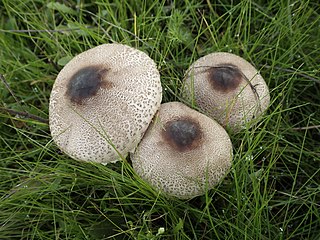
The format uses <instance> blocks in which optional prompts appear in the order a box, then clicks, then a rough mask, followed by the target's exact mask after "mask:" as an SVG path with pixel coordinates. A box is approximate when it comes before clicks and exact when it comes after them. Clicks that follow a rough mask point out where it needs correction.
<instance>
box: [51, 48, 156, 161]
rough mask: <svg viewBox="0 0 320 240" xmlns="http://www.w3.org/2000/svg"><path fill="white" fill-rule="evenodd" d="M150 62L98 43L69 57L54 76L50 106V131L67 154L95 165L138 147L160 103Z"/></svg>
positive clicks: (144, 56) (130, 50)
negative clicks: (68, 60) (71, 57)
mask: <svg viewBox="0 0 320 240" xmlns="http://www.w3.org/2000/svg"><path fill="white" fill-rule="evenodd" d="M161 98H162V89H161V82H160V74H159V71H158V70H157V67H156V65H155V63H154V61H153V60H152V59H151V58H150V57H149V56H148V55H147V54H145V53H143V52H142V51H139V50H137V49H134V48H131V47H129V46H126V45H122V44H103V45H100V46H97V47H94V48H92V49H89V50H87V51H85V52H82V53H80V54H79V55H77V56H76V57H74V58H73V59H72V60H71V61H70V62H69V63H68V64H67V65H65V66H64V68H63V69H62V70H61V71H60V73H59V74H58V76H57V78H56V80H55V83H54V85H53V88H52V92H51V96H50V104H49V125H50V130H51V135H52V137H53V140H54V142H55V143H56V144H57V145H58V147H59V148H60V149H61V150H62V151H63V152H65V153H66V154H68V155H69V156H70V157H72V158H74V159H77V160H83V161H94V162H99V163H103V164H106V163H109V162H114V161H117V160H118V159H121V158H122V157H124V156H125V155H126V154H128V152H129V151H133V149H134V148H135V147H136V146H137V144H138V143H139V141H140V140H141V138H142V136H143V134H144V132H145V131H146V129H147V127H148V125H149V123H150V122H151V120H152V118H153V116H154V114H155V113H156V111H157V110H158V108H159V107H160V103H161Z"/></svg>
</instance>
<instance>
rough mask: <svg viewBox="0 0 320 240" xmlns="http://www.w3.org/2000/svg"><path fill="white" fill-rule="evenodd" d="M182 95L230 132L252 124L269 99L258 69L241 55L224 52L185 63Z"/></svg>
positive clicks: (266, 87) (266, 105) (267, 90)
mask: <svg viewBox="0 0 320 240" xmlns="http://www.w3.org/2000/svg"><path fill="white" fill-rule="evenodd" d="M183 95H184V97H185V98H186V99H187V100H189V101H193V100H194V103H195V104H196V106H198V107H199V109H200V110H202V111H203V112H204V113H205V114H207V115H208V116H210V117H212V118H214V119H216V120H217V121H218V122H219V123H220V124H221V125H223V126H224V127H229V128H230V129H231V130H233V131H234V132H237V131H239V130H240V129H241V128H244V127H245V125H246V123H248V122H250V123H251V124H252V123H253V122H252V120H253V119H255V118H256V119H257V118H258V117H259V116H260V115H262V114H263V112H264V111H265V110H266V109H267V107H268V105H269V103H270V95H269V89H268V86H267V84H266V82H265V81H264V79H263V78H262V76H261V75H260V74H259V72H258V71H257V70H256V69H255V68H254V67H253V66H252V65H251V64H250V63H249V62H247V61H246V60H245V59H243V58H241V57H239V56H237V55H234V54H231V53H225V52H216V53H211V54H208V55H206V56H204V57H202V58H200V59H198V60H197V61H195V62H194V63H193V64H192V65H191V66H190V67H189V69H188V71H187V75H186V77H185V87H184V90H183Z"/></svg>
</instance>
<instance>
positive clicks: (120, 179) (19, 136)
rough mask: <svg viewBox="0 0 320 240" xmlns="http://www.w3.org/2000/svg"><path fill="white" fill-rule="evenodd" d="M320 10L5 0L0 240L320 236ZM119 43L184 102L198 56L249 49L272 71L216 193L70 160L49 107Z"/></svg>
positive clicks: (0, 39)
mask: <svg viewBox="0 0 320 240" xmlns="http://www.w3.org/2000/svg"><path fill="white" fill-rule="evenodd" d="M319 14H320V7H319V4H318V3H317V1H308V0H302V1H290V0H288V1H284V0H282V1H278V0H271V1H262V0H258V1H250V0H245V1H225V0H221V1H195V0H194V1H193V0H185V1H182V0H181V1H179V0H172V1H169V0H167V1H165V0H158V1H147V0H145V1H143V0H141V1H130V0H124V1H120V0H115V1H103V0H97V1H68V0H67V1H46V0H26V1H16V0H10V1H9V0H1V1H0V46H1V51H0V74H1V75H0V76H1V81H0V159H1V161H0V176H1V181H0V199H1V201H0V212H1V214H0V239H314V240H317V239H320V211H319V209H320V187H319V185H320V144H319V142H320V97H319V96H320V72H319V66H320V43H319V39H320V32H319V27H320V17H319ZM113 42H118V43H122V44H127V45H129V46H132V47H135V48H137V49H139V50H141V51H144V52H146V53H147V54H148V55H149V56H150V57H151V58H152V59H153V60H154V61H155V62H156V64H157V66H158V68H159V71H160V74H161V83H162V87H163V102H169V101H181V102H184V100H185V99H184V98H183V96H182V95H181V86H182V79H183V77H184V74H185V72H186V70H187V69H188V67H189V66H190V65H191V64H192V62H194V61H195V60H197V59H198V58H200V57H202V56H204V55H206V54H208V53H211V52H216V51H224V52H231V53H234V54H237V55H239V56H241V57H243V58H245V59H246V60H247V61H249V62H250V63H251V64H253V65H254V66H255V67H256V68H257V69H259V71H260V73H261V75H262V76H263V77H264V79H265V80H266V82H267V84H268V86H269V88H270V95H271V103H270V106H269V109H268V110H267V112H266V114H265V115H264V117H263V118H262V119H261V121H260V123H259V124H258V125H256V126H255V127H253V128H251V129H244V130H243V131H241V132H240V133H237V134H232V133H230V137H231V140H232V142H233V152H234V158H233V162H232V167H231V169H230V171H229V172H228V173H227V175H226V176H225V178H224V179H223V181H221V182H220V184H219V185H218V186H216V187H215V188H214V189H212V190H209V191H207V193H206V194H205V195H204V196H200V197H196V198H194V199H191V200H179V199H176V198H170V197H168V196H165V195H164V194H162V193H161V192H158V191H157V190H155V189H153V188H152V187H151V186H149V185H148V184H147V183H145V182H144V181H143V180H142V179H141V178H140V177H139V176H137V175H136V174H135V172H134V171H133V170H132V167H131V165H130V158H127V160H125V161H122V162H118V163H116V164H110V165H107V166H103V165H100V164H95V163H83V162H79V161H75V160H72V159H71V158H69V157H68V156H67V155H65V154H63V153H62V152H61V151H60V150H59V149H58V148H57V146H56V145H55V144H54V143H53V142H52V138H51V135H50V131H49V127H48V123H47V120H48V105H49V97H50V91H51V88H52V85H53V83H54V80H55V77H56V76H57V74H58V72H59V71H60V70H61V69H62V67H63V66H64V65H65V64H66V63H67V62H68V61H69V60H70V59H71V58H72V57H73V56H75V55H77V54H79V53H80V52H82V51H84V50H87V49H89V48H92V47H94V46H97V45H99V44H103V43H113Z"/></svg>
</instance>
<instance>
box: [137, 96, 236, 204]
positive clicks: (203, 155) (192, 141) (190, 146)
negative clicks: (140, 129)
mask: <svg viewBox="0 0 320 240" xmlns="http://www.w3.org/2000/svg"><path fill="white" fill-rule="evenodd" d="M131 160H132V166H133V169H134V170H135V171H136V173H137V174H138V175H139V176H141V178H142V179H144V180H145V181H147V182H149V183H150V184H151V185H152V186H154V187H155V188H156V189H159V190H161V191H163V192H164V193H166V194H167V195H169V196H175V197H178V198H181V199H189V198H192V197H195V196H198V195H202V194H204V193H205V191H206V190H207V189H211V188H213V186H214V185H216V184H217V183H218V182H219V181H220V180H221V178H222V177H223V176H224V175H225V173H226V172H227V171H228V169H229V168H230V166H231V160H232V144H231V140H230V138H229V136H228V134H227V132H226V131H225V129H224V128H223V127H222V126H220V125H219V124H218V123H217V122H216V121H215V120H213V119H211V118H209V117H207V116H205V115H203V114H201V113H199V112H197V111H195V110H193V109H191V108H189V107H187V106H186V105H184V104H182V103H179V102H169V103H164V104H162V105H161V106H160V109H159V112H158V113H157V114H156V116H155V118H154V120H153V122H152V123H151V124H150V126H149V128H148V130H147V131H146V133H145V135H144V137H143V138H142V140H141V142H140V143H139V145H138V147H137V148H136V150H135V152H134V153H133V154H131Z"/></svg>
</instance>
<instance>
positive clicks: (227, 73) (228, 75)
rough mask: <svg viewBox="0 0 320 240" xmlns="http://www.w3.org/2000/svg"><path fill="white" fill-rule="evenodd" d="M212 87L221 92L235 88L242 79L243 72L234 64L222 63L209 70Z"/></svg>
mask: <svg viewBox="0 0 320 240" xmlns="http://www.w3.org/2000/svg"><path fill="white" fill-rule="evenodd" d="M208 80H209V83H210V85H211V87H212V88H213V89H215V90H217V91H219V92H224V93H227V92H230V91H233V90H235V89H236V88H237V87H238V86H239V84H240V83H241V81H242V72H241V71H240V69H239V68H238V67H236V66H234V65H232V64H221V65H218V66H214V67H211V68H210V69H209V70H208Z"/></svg>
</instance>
